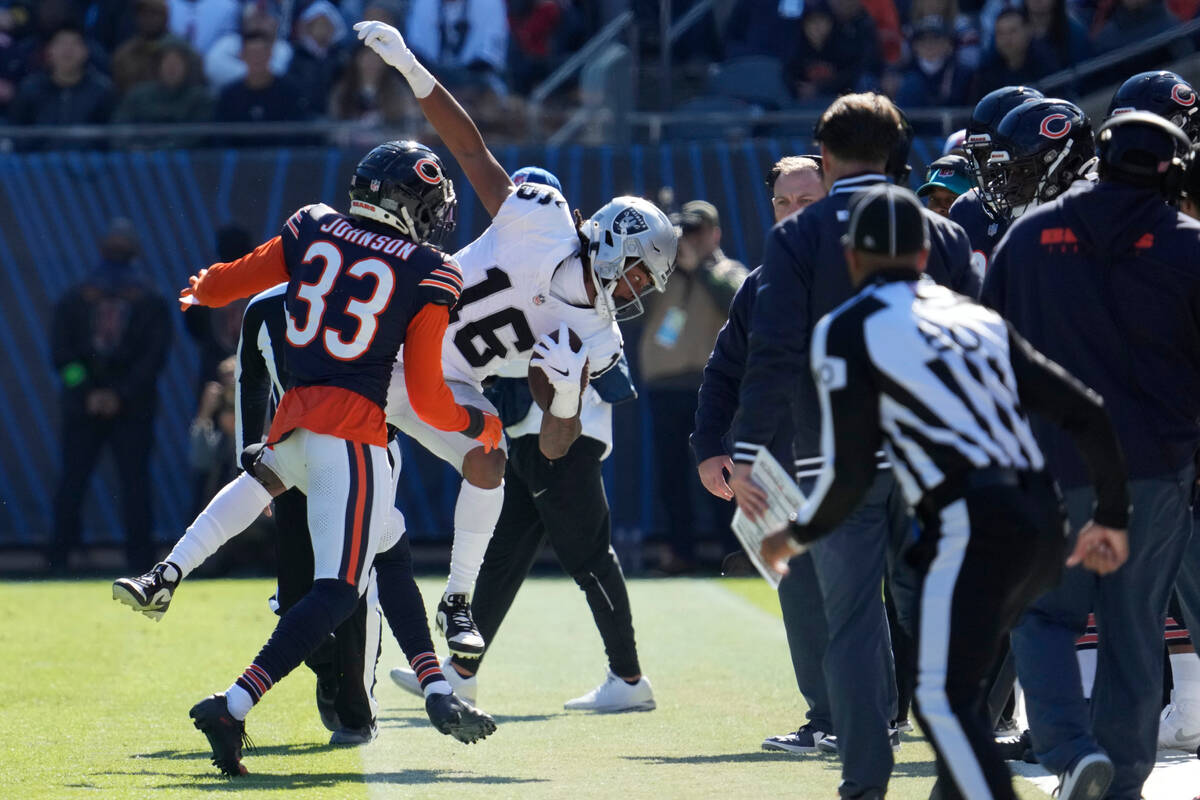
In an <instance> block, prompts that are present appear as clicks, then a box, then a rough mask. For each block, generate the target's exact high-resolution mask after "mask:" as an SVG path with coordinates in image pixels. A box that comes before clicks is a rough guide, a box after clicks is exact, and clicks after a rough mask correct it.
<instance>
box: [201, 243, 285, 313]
mask: <svg viewBox="0 0 1200 800" xmlns="http://www.w3.org/2000/svg"><path fill="white" fill-rule="evenodd" d="M287 279H288V268H287V263H286V261H285V259H284V257H283V240H282V239H281V238H280V237H279V236H276V237H275V238H274V239H271V240H270V241H267V242H264V243H262V244H260V245H259V246H258V247H256V248H254V249H253V250H251V251H250V252H249V253H247V254H246V255H244V256H242V257H241V258H239V259H237V260H236V261H229V262H227V263H224V264H213V265H212V266H211V267H209V268H208V270H207V271H206V272H205V273H204V274H203V275H201V276H200V280H199V282H198V283H197V284H196V288H195V290H194V291H193V294H194V295H195V297H196V300H197V301H198V302H199V303H200V304H201V305H204V306H213V307H220V306H224V305H228V304H229V303H232V302H233V301H234V300H237V299H238V298H241V297H249V296H251V295H254V294H258V293H259V292H261V291H264V290H266V289H270V288H271V287H272V286H274V285H275V284H277V283H284V282H286V281H287Z"/></svg>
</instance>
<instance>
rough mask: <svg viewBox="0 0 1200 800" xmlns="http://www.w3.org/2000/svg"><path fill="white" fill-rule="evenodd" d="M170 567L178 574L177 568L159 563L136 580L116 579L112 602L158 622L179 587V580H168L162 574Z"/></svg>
mask: <svg viewBox="0 0 1200 800" xmlns="http://www.w3.org/2000/svg"><path fill="white" fill-rule="evenodd" d="M168 566H170V567H171V568H172V569H174V570H175V573H176V574H177V575H178V574H179V568H178V567H176V566H175V565H174V564H168V563H167V562H165V561H160V562H159V563H157V564H155V565H154V569H152V570H150V571H149V572H147V573H146V574H145V575H139V576H138V577H136V578H117V579H116V580H115V581H113V588H112V596H113V600H116V601H118V602H121V603H124V604H125V605H127V606H129V607H130V608H132V609H133V610H134V611H140V612H142V613H143V614H145V615H146V616H147V617H150V619H152V620H154V621H155V622H158V621H159V620H160V619H162V616H163V614H165V613H167V607H168V606H170V605H171V596H172V595H173V594H174V593H175V588H176V587H177V586H179V579H178V578H176V579H175V580H173V581H172V580H168V579H167V578H166V577H164V575H163V572H164V571H165V570H166V569H167V567H168Z"/></svg>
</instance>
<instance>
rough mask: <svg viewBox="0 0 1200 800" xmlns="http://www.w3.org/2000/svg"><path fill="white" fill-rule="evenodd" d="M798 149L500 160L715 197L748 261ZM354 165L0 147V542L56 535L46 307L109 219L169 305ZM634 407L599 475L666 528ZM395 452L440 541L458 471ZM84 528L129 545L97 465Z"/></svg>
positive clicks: (162, 421) (409, 496) (167, 486)
mask: <svg viewBox="0 0 1200 800" xmlns="http://www.w3.org/2000/svg"><path fill="white" fill-rule="evenodd" d="M938 147H940V141H939V142H935V141H933V140H918V141H917V143H916V144H915V146H914V151H913V158H912V162H913V165H914V167H917V169H916V174H918V175H919V174H920V172H921V166H922V165H924V164H925V163H927V162H928V161H929V160H930V157H931V155H936V148H938ZM808 148H809V142H807V141H805V140H799V139H787V140H782V139H776V140H758V141H754V142H745V143H741V144H724V143H715V144H713V143H703V144H694V145H688V144H674V145H663V146H656V147H641V146H634V147H629V148H621V149H617V148H611V147H598V148H583V147H566V148H517V147H508V148H502V149H500V151H499V152H497V156H498V157H499V159H500V160H501V162H502V163H503V165H504V166H505V168H507V169H509V170H512V169H516V168H517V167H520V166H524V165H527V164H537V165H540V166H543V167H545V168H547V169H549V170H551V171H553V172H555V173H556V174H557V175H558V176H559V178H560V179H561V180H562V183H563V185H564V186H565V187H566V196H567V198H568V199H569V200H570V202H571V204H572V206H573V207H578V208H580V209H581V210H582V211H583V213H584V214H585V216H586V215H587V214H589V213H590V212H591V211H593V210H595V209H596V208H597V207H599V205H600V204H601V203H603V202H604V201H605V200H607V199H608V198H610V197H613V196H614V195H618V194H637V195H644V196H647V197H650V198H652V199H653V198H655V197H656V196H657V194H658V192H659V190H660V188H662V187H665V186H669V187H672V188H673V189H674V197H675V202H676V203H677V204H679V203H682V202H685V201H687V200H691V199H696V198H702V199H706V200H709V201H711V202H713V203H714V204H716V205H717V206H718V208H719V209H720V211H721V217H722V223H723V228H724V238H723V242H722V244H723V247H724V248H725V250H726V252H727V253H728V254H729V255H731V256H733V257H735V258H738V259H740V260H741V261H743V262H745V263H747V264H756V263H758V257H759V254H760V252H761V250H762V240H763V234H764V232H765V230H766V228H767V225H768V224H769V222H770V213H771V212H770V205H769V198H768V197H767V194H766V192H765V189H764V186H763V176H764V175H765V173H766V170H767V168H768V167H769V166H770V164H771V163H772V162H774V161H775V160H776V159H778V158H779V157H780V156H782V155H784V154H789V153H802V152H807V151H808ZM360 155H361V151H360V150H357V149H354V150H350V149H337V148H329V149H320V148H294V149H283V150H243V151H234V150H228V151H222V150H197V151H169V152H105V153H100V152H68V153H46V154H34V155H12V154H5V155H0V353H2V354H3V361H4V367H3V370H2V372H0V375H2V376H3V378H2V385H3V390H2V391H0V546H5V547H7V546H17V547H20V546H31V545H37V544H40V543H42V542H44V541H45V540H46V539H47V537H48V535H49V531H50V528H51V524H52V502H53V494H54V487H55V481H56V479H57V475H58V472H59V463H60V452H61V447H60V444H59V439H58V429H59V419H58V406H59V403H58V391H59V386H58V381H57V377H56V375H55V373H54V371H53V369H52V366H51V363H50V350H49V335H48V331H49V327H50V318H51V311H52V308H53V305H54V303H55V302H56V300H57V299H58V298H59V297H60V296H61V295H62V294H63V293H64V292H65V291H66V289H67V287H68V286H70V285H72V284H73V283H75V282H77V281H79V280H80V279H81V278H83V276H84V275H85V273H86V272H87V271H88V270H90V269H91V268H92V266H93V265H94V263H95V262H96V259H97V256H96V249H97V243H98V241H99V239H100V237H101V235H102V234H103V231H104V229H105V227H106V225H107V223H108V221H109V220H111V219H112V218H114V217H128V218H129V219H131V220H133V221H134V223H135V224H136V226H137V228H138V230H139V231H140V235H141V240H142V250H143V255H142V259H141V263H140V269H141V272H142V274H143V275H144V276H146V277H147V278H149V279H150V280H152V281H153V282H154V283H155V284H156V285H157V286H158V287H159V288H160V290H161V291H162V292H163V293H164V294H165V295H166V296H168V297H174V296H175V295H176V294H177V292H178V290H179V288H180V287H182V286H183V285H185V283H186V280H187V276H188V275H190V274H192V273H193V272H194V271H195V270H197V269H198V268H200V267H203V266H205V265H207V264H209V263H210V262H212V261H213V260H214V238H215V231H216V230H217V228H219V227H220V226H222V225H224V224H226V223H228V222H231V221H234V222H238V223H240V224H241V225H243V226H244V227H246V228H247V229H248V230H249V231H250V232H251V233H252V235H253V236H255V237H256V238H258V239H264V240H265V239H267V238H270V237H271V236H274V235H275V234H276V233H277V232H278V230H279V228H280V226H281V225H282V223H283V221H284V220H285V219H286V218H287V216H288V215H289V214H290V213H291V211H293V210H294V209H295V208H297V207H299V206H302V205H305V204H307V203H312V202H315V201H323V202H326V203H329V204H331V205H333V206H335V207H344V206H345V202H344V199H345V185H346V181H347V177H348V175H349V174H350V170H351V169H352V168H353V166H354V164H355V162H356V160H357V159H358V157H359V156H360ZM451 175H452V177H453V178H454V180H455V185H456V187H457V188H458V193H459V197H460V215H459V226H458V230H457V232H456V234H455V238H456V245H457V246H461V245H463V244H465V243H466V242H467V241H469V240H470V239H471V238H473V237H474V236H476V235H478V233H479V232H480V231H481V230H482V229H483V228H484V227H485V225H486V223H487V215H486V213H485V212H484V210H483V207H482V206H480V205H479V203H478V201H477V200H476V199H475V197H474V195H473V194H472V192H471V191H470V188H469V186H468V185H467V183H466V181H465V180H463V178H462V175H461V173H459V172H458V171H457V169H456V168H455V167H454V166H453V165H451ZM175 325H176V331H175V337H174V345H173V347H172V350H171V354H170V358H169V361H168V364H167V367H166V370H165V372H164V374H163V375H162V377H161V381H160V398H161V399H160V412H159V416H158V419H157V423H156V426H155V436H156V441H155V450H154V456H153V463H152V472H151V474H152V476H153V483H152V485H151V486H148V487H147V491H150V492H152V493H153V495H154V509H155V530H156V535H157V537H158V538H159V539H162V540H167V541H170V540H174V539H175V538H176V537H177V536H178V535H179V534H180V533H181V532H182V530H183V527H184V526H185V525H186V524H187V523H188V522H189V521H190V520H189V519H188V518H187V517H188V513H189V511H190V507H191V502H192V501H191V497H192V491H193V490H192V487H191V485H190V483H189V478H188V468H187V441H188V440H187V431H188V424H189V422H190V420H191V417H192V414H193V413H194V411H195V401H196V396H197V395H196V390H197V366H196V365H197V351H196V348H195V346H194V345H193V343H192V340H191V339H190V338H189V337H188V335H187V334H186V332H185V331H184V330H183V326H182V319H181V317H180V316H176V318H175ZM639 332H640V331H639V330H638V329H637V327H636V326H630V327H629V328H627V330H626V342H627V344H628V345H629V348H628V349H629V351H630V355H631V356H636V341H637V337H638V334H639ZM635 367H636V365H635ZM644 408H645V405H644V402H643V401H636V402H633V403H628V404H625V405H624V406H622V407H620V408H618V409H617V412H616V418H615V433H616V447H615V450H614V454H613V456H612V457H610V458H609V460H608V461H607V463H606V479H607V485H608V491H609V497H610V500H611V503H612V507H613V515H614V517H613V520H614V526H615V527H616V528H617V529H618V530H619V531H637V532H647V533H652V532H654V531H656V530H658V529H660V527H661V526H660V525H659V524H657V522H658V520H659V518H660V516H661V511H660V510H659V509H657V508H656V503H655V498H656V493H655V489H654V487H655V483H656V480H657V479H658V476H656V475H655V474H654V468H653V460H652V458H651V457H650V456H651V453H650V450H649V447H650V446H651V442H650V436H649V431H650V428H651V426H652V424H653V421H652V420H651V419H649V417H648V415H646V414H643V413H640V412H641V411H642V410H643V409H644ZM405 456H406V461H405V464H404V477H403V478H402V481H401V492H400V501H401V507H402V508H403V509H404V511H405V514H406V516H407V519H408V524H409V529H410V531H411V532H412V534H413V535H414V537H416V538H423V539H431V538H439V537H445V536H447V535H448V532H449V531H450V529H451V516H452V510H453V504H454V498H455V496H456V493H457V488H458V478H457V476H456V475H455V474H454V473H453V471H452V470H450V469H449V468H447V467H445V465H443V464H441V463H440V462H438V461H437V460H436V459H434V458H432V457H431V456H428V455H427V454H426V453H425V452H424V451H423V450H421V449H420V447H419V446H416V445H411V444H409V445H407V446H406V453H405ZM668 478H669V479H673V480H674V479H678V476H668ZM84 519H85V528H86V529H85V531H84V541H85V542H93V543H104V542H116V541H119V540H120V539H121V537H122V533H121V525H120V517H119V511H118V504H117V484H116V476H115V474H114V472H113V468H112V466H111V464H109V463H107V461H105V462H102V468H101V470H100V471H99V472H98V474H97V476H96V479H95V481H94V482H93V487H92V491H91V492H90V493H89V498H88V501H87V505H86V506H85V515H84Z"/></svg>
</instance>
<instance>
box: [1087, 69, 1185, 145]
mask: <svg viewBox="0 0 1200 800" xmlns="http://www.w3.org/2000/svg"><path fill="white" fill-rule="evenodd" d="M1198 109H1200V104H1197V102H1196V90H1195V89H1193V88H1192V85H1191V84H1190V83H1188V82H1187V81H1185V80H1184V79H1183V78H1181V77H1180V76H1179V75H1177V74H1175V73H1174V72H1168V71H1167V70H1165V69H1164V70H1156V71H1152V72H1139V73H1138V74H1137V75H1134V76H1133V77H1132V78H1130V79H1128V80H1127V81H1125V82H1124V83H1122V84H1121V87H1120V88H1119V89H1117V92H1116V94H1114V95H1113V98H1112V102H1111V103H1109V104H1108V116H1109V118H1110V119H1111V118H1112V117H1114V116H1116V115H1117V114H1126V113H1128V112H1130V111H1149V112H1150V113H1151V114H1157V115H1158V116H1160V117H1162V118H1163V119H1165V120H1167V121H1169V122H1173V123H1175V124H1176V125H1178V126H1179V127H1180V128H1181V129H1182V130H1183V132H1184V133H1185V134H1187V137H1188V138H1189V139H1191V140H1192V141H1193V142H1195V141H1196V139H1197V137H1198V136H1200V114H1198V113H1197V110H1198Z"/></svg>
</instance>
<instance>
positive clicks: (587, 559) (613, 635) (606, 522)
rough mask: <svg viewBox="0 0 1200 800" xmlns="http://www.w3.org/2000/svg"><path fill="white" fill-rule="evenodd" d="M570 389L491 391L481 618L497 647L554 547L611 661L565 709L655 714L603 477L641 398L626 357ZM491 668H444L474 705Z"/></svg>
mask: <svg viewBox="0 0 1200 800" xmlns="http://www.w3.org/2000/svg"><path fill="white" fill-rule="evenodd" d="M512 179H513V183H515V184H517V185H520V184H521V183H524V182H525V180H526V179H529V180H534V181H536V182H537V183H540V184H545V185H548V186H553V187H554V188H555V189H558V190H560V191H561V186H560V185H559V182H558V178H557V177H555V176H554V175H553V174H552V173H549V172H547V171H546V170H543V169H540V168H537V167H525V168H523V169H520V170H518V171H517V172H515V173H513V176H512ZM819 185H820V184H819V181H818V186H819ZM562 341H563V335H562V334H561V333H560V335H559V337H558V341H557V342H548V343H547V347H552V346H561V342H562ZM540 349H541V348H540V347H539V348H536V349H535V352H537V350H540ZM544 365H545V360H544V359H537V360H533V361H530V362H529V368H530V369H535V368H536V369H542V371H543V372H544V373H545V374H546V375H547V377H548V378H549V377H557V376H555V375H553V373H550V372H546V371H545V369H544ZM565 388H566V390H567V391H566V392H565V393H560V392H559V391H557V390H556V391H555V393H554V397H553V400H552V401H551V403H550V407H549V408H548V409H547V410H546V411H545V412H543V410H542V409H541V407H539V405H538V404H536V403H534V402H533V397H532V392H531V390H530V386H529V382H528V381H527V380H526V379H525V378H524V377H522V378H520V379H517V378H502V379H500V380H498V381H496V382H495V383H494V384H493V385H491V386H489V387H488V390H487V392H488V396H489V398H491V399H493V400H494V401H495V403H496V405H497V407H499V408H500V409H501V419H502V420H503V421H504V422H505V423H506V427H505V433H506V434H507V435H508V439H509V448H510V458H509V460H508V465H507V467H506V470H505V480H504V509H503V511H502V512H501V514H500V521H499V522H498V523H497V525H496V531H495V534H494V535H493V536H492V539H491V541H490V542H489V544H488V549H487V553H486V555H485V556H484V559H483V564H482V566H481V568H480V571H479V580H478V583H477V585H476V591H475V596H474V598H473V601H472V603H471V607H472V612H473V614H474V617H475V620H476V623H477V624H478V625H479V628H480V632H481V634H482V635H483V637H484V639H485V640H486V641H487V644H488V647H491V646H492V644H493V637H494V635H495V633H496V631H497V630H498V629H499V628H500V625H501V623H502V622H503V621H504V618H505V616H506V615H507V614H508V611H509V608H510V607H511V605H512V602H513V600H515V599H516V596H517V592H518V591H519V590H520V588H521V585H522V584H523V583H524V581H525V578H526V576H527V575H528V573H529V570H530V568H531V567H532V566H533V562H534V560H535V559H536V558H537V555H538V552H539V551H541V549H542V544H543V542H545V541H549V543H550V545H551V547H553V548H554V552H555V554H556V555H557V556H558V560H559V562H560V563H561V564H562V566H563V569H564V570H565V571H566V572H567V573H568V574H569V575H571V577H572V578H574V579H575V582H576V583H577V584H578V585H579V588H580V589H581V590H582V591H583V593H584V596H585V597H586V598H587V603H588V606H589V607H590V608H591V611H592V618H593V620H594V621H595V623H596V629H597V631H599V633H600V638H601V640H603V642H604V651H605V653H606V654H607V655H608V670H607V674H606V676H605V679H604V680H603V682H601V683H600V685H599V686H597V687H596V688H594V689H593V690H591V691H589V692H587V693H586V694H584V695H582V696H581V697H577V698H574V699H572V700H568V701H567V702H566V703H565V706H564V707H565V708H567V709H568V710H586V711H601V712H606V713H611V712H617V711H648V710H651V709H653V708H654V707H655V700H654V690H653V688H652V687H651V685H650V680H649V679H648V678H647V677H645V676H644V675H643V674H642V669H641V666H640V664H639V661H638V652H637V643H636V642H635V640H634V631H633V612H632V609H631V607H630V603H629V593H628V591H627V589H626V586H625V576H624V575H623V574H622V573H621V564H620V562H619V561H618V560H617V556H616V553H615V552H614V551H613V549H612V523H611V518H610V516H609V510H608V500H607V499H606V497H605V491H604V478H603V475H602V472H601V467H602V463H603V461H604V459H605V458H606V457H607V456H608V454H609V452H610V451H611V450H612V438H613V436H612V404H613V403H619V402H624V401H626V400H632V399H634V398H635V397H637V392H636V390H635V389H634V388H633V384H632V382H631V381H630V379H629V373H628V365H627V364H625V363H624V359H622V361H621V363H619V364H618V365H617V366H616V367H614V368H613V369H611V370H609V371H608V372H606V373H605V374H604V375H602V376H601V377H600V378H599V379H598V380H596V381H595V382H590V383H589V384H588V386H587V387H586V388H585V389H584V391H583V393H582V397H581V398H580V397H578V396H577V390H578V387H577V386H569V387H565ZM557 406H565V409H559V408H556V407H557ZM576 409H578V410H576ZM558 414H562V415H565V417H567V418H570V419H571V420H572V421H574V420H578V421H579V425H578V427H577V428H570V429H568V430H567V432H566V435H563V436H554V435H550V436H548V435H547V433H548V428H547V426H548V424H549V425H552V426H553V427H554V428H559V427H560V424H559V423H558V422H557V421H556V418H557V419H561V418H558V417H557V415H558ZM481 664H482V659H481V658H471V659H464V658H462V657H461V656H457V655H456V656H454V657H453V658H452V659H447V661H446V662H444V663H443V664H442V671H443V672H444V673H445V675H446V678H447V679H448V680H449V681H450V684H451V686H453V687H454V690H455V691H456V692H458V693H459V694H460V695H462V696H463V697H464V698H465V699H466V700H467V701H468V702H471V703H474V702H475V700H474V698H475V697H476V695H477V692H478V679H477V677H476V676H477V674H478V672H479V669H480V666H481ZM391 676H392V680H394V681H395V682H396V683H397V684H398V685H399V686H400V687H401V688H403V689H405V690H407V691H409V692H411V693H413V694H415V695H417V696H420V694H421V689H420V681H419V680H418V676H417V674H416V672H415V671H414V670H412V669H406V668H404V667H397V668H395V669H393V670H392V671H391Z"/></svg>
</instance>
